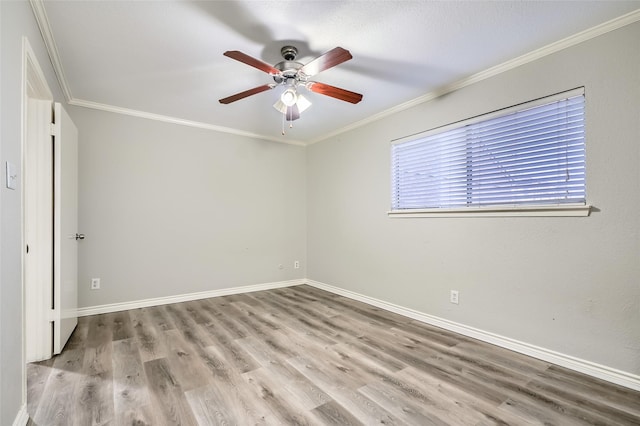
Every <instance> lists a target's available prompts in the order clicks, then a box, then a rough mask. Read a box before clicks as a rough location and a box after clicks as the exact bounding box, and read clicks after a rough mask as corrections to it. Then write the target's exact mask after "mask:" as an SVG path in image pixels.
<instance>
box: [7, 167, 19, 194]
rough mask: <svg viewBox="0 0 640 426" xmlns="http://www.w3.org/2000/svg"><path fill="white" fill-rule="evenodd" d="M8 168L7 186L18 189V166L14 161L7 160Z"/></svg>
mask: <svg viewBox="0 0 640 426" xmlns="http://www.w3.org/2000/svg"><path fill="white" fill-rule="evenodd" d="M6 170H7V188H9V189H16V187H17V186H18V172H17V171H16V166H15V165H14V164H13V163H10V162H8V161H7V162H6Z"/></svg>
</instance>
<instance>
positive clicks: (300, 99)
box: [219, 46, 362, 121]
mask: <svg viewBox="0 0 640 426" xmlns="http://www.w3.org/2000/svg"><path fill="white" fill-rule="evenodd" d="M280 53H281V54H282V58H283V59H284V61H282V62H278V63H277V64H275V65H274V66H271V65H269V64H267V63H266V62H262V61H261V60H259V59H256V58H253V57H251V56H249V55H247V54H245V53H242V52H240V51H237V50H228V51H226V52H224V56H227V57H229V58H231V59H235V60H236V61H240V62H242V63H245V64H247V65H249V66H252V67H254V68H257V69H259V70H260V71H264V72H266V73H267V74H269V75H270V76H272V77H273V81H274V83H270V84H263V85H262V86H258V87H254V88H253V89H249V90H245V91H244V92H240V93H236V94H235V95H231V96H229V97H226V98H223V99H220V101H219V102H220V103H221V104H230V103H232V102H235V101H238V100H240V99H244V98H246V97H248V96H252V95H255V94H258V93H262V92H264V91H267V90H270V89H273V88H275V87H278V86H284V87H286V89H285V90H284V91H283V92H282V95H281V96H280V99H279V100H278V101H277V102H276V103H275V104H274V105H273V106H274V108H275V109H277V110H278V111H280V112H281V113H282V114H284V115H285V117H286V119H287V121H293V120H297V119H298V118H300V113H301V112H302V111H304V110H305V109H307V108H308V107H309V106H311V102H309V101H308V100H307V99H306V98H305V97H304V96H302V95H301V94H299V93H298V87H300V86H302V87H305V88H306V89H307V90H310V91H312V92H315V93H319V94H321V95H326V96H330V97H332V98H335V99H339V100H341V101H345V102H350V103H352V104H357V103H358V102H360V101H361V100H362V95H361V94H359V93H355V92H351V91H349V90H345V89H341V88H339V87H335V86H330V85H328V84H324V83H319V82H317V81H311V80H309V77H312V76H314V75H316V74H318V73H319V72H321V71H324V70H326V69H329V68H332V67H335V66H336V65H340V64H341V63H343V62H346V61H348V60H349V59H351V58H353V56H351V53H350V52H349V51H348V50H346V49H343V48H342V47H336V48H333V49H331V50H330V51H328V52H326V53H324V54H322V55H320V56H318V57H317V58H315V59H313V60H312V61H311V62H309V63H307V64H306V65H303V64H301V63H300V62H296V61H295V59H296V56H297V55H298V49H296V48H295V47H294V46H284V47H283V48H282V49H280Z"/></svg>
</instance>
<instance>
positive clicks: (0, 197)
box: [0, 1, 62, 425]
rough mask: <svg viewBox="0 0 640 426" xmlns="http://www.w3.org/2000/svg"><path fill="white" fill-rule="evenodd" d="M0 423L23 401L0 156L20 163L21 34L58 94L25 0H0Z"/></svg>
mask: <svg viewBox="0 0 640 426" xmlns="http://www.w3.org/2000/svg"><path fill="white" fill-rule="evenodd" d="M0 11H1V12H0V19H1V22H0V31H1V36H0V39H1V43H2V45H1V48H0V63H1V64H2V66H1V68H2V74H1V82H0V92H1V93H2V96H0V99H1V100H0V102H1V106H0V123H1V124H0V165H1V171H2V173H0V175H1V176H2V177H1V178H0V361H1V362H0V396H1V398H0V424H2V425H10V424H12V423H13V421H14V419H15V417H16V414H17V413H18V411H19V409H20V406H21V404H22V369H23V365H22V306H23V305H22V267H21V252H22V250H21V246H22V242H21V238H22V236H21V219H22V206H21V199H20V198H21V197H20V196H21V186H22V174H21V170H19V171H20V176H19V178H18V188H17V189H16V190H15V191H13V190H9V189H7V188H6V182H5V171H4V168H5V161H11V162H12V163H13V164H15V165H16V166H17V167H18V168H20V165H21V153H20V149H21V148H20V147H21V139H20V138H21V123H20V117H21V108H22V98H21V96H22V95H21V94H22V37H23V36H26V37H27V38H28V39H29V42H30V44H31V47H32V48H33V50H34V52H35V54H36V57H37V58H38V62H39V63H40V66H41V68H42V70H43V72H44V73H45V77H46V78H47V82H48V83H49V88H50V89H51V91H52V92H53V95H54V98H55V99H56V100H58V101H59V100H62V94H61V91H60V88H59V86H58V83H57V81H56V79H55V75H54V73H53V69H52V67H51V64H50V63H49V57H48V55H47V52H46V50H45V47H44V43H43V42H42V38H41V36H40V30H39V29H38V26H37V24H36V21H35V18H34V17H33V12H32V11H31V6H29V3H28V2H26V1H0Z"/></svg>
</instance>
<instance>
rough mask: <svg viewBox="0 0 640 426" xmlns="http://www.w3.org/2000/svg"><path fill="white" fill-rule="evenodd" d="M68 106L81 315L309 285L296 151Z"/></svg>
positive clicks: (299, 152)
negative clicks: (269, 286) (215, 293)
mask: <svg viewBox="0 0 640 426" xmlns="http://www.w3.org/2000/svg"><path fill="white" fill-rule="evenodd" d="M67 109H68V111H69V113H70V115H71V117H72V119H73V121H74V123H75V124H76V126H77V127H78V131H79V134H80V137H79V163H80V166H79V200H80V205H79V222H80V223H79V229H80V231H81V232H82V233H84V234H86V239H85V240H84V241H82V242H81V243H80V245H79V274H78V276H79V291H78V294H79V305H80V306H81V307H87V306H96V305H102V304H108V303H118V302H128V301H136V300H142V299H149V298H155V297H164V296H174V295H181V294H187V293H193V292H200V291H208V290H216V289H225V288H230V287H236V286H244V285H252V284H262V283H270V282H277V281H286V280H292V279H299V278H304V277H305V273H306V272H305V264H306V262H305V260H306V210H305V209H306V196H305V191H306V181H305V155H306V154H305V148H304V147H300V146H294V145H285V144H279V143H274V142H268V141H260V140H255V139H251V138H246V137H241V136H233V135H228V134H220V133H216V132H212V131H210V130H203V129H196V128H190V127H184V126H179V125H174V124H168V123H163V122H159V121H153V120H147V119H142V118H136V117H130V116H125V115H119V114H113V113H108V112H102V111H96V110H91V109H86V108H80V107H69V108H67ZM295 260H299V261H300V262H301V268H300V269H293V263H294V261H295ZM280 264H282V265H283V269H279V265H280ZM94 277H95V278H101V286H102V288H101V289H100V290H90V289H89V287H90V280H91V278H94Z"/></svg>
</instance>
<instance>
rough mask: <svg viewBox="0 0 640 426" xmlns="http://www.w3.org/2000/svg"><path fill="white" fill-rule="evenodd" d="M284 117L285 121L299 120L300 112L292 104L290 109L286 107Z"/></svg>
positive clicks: (296, 106)
mask: <svg viewBox="0 0 640 426" xmlns="http://www.w3.org/2000/svg"><path fill="white" fill-rule="evenodd" d="M285 116H286V117H285V118H286V120H287V121H293V120H297V119H298V118H300V110H299V109H298V105H296V104H293V105H291V106H290V107H287V112H286V113H285Z"/></svg>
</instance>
